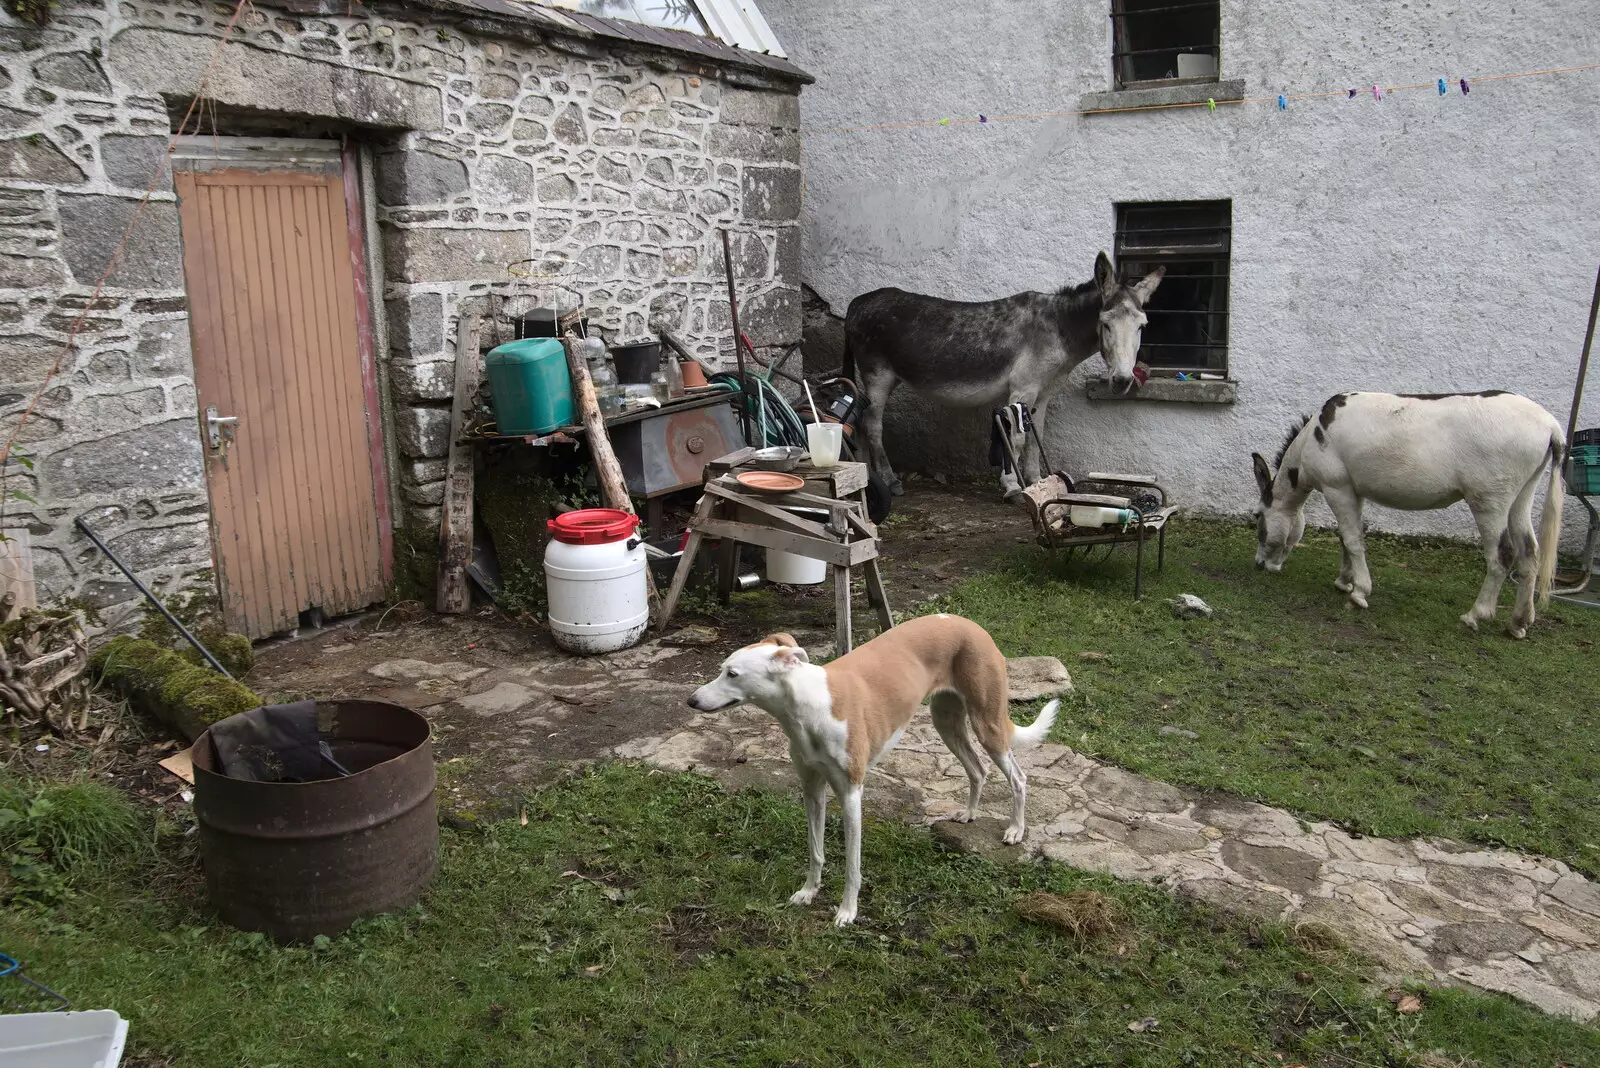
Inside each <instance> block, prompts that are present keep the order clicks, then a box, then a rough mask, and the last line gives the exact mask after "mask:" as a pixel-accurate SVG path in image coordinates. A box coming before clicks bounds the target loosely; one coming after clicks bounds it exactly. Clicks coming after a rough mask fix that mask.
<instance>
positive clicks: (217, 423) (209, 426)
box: [206, 408, 239, 449]
mask: <svg viewBox="0 0 1600 1068" xmlns="http://www.w3.org/2000/svg"><path fill="white" fill-rule="evenodd" d="M238 422H239V417H238V416H237V415H218V414H217V410H216V408H207V409H206V441H207V442H208V443H210V445H211V447H212V448H213V449H220V448H222V444H223V441H224V440H226V441H232V440H233V428H234V426H235V424H237V423H238ZM224 430H226V432H227V433H226V435H224V433H223V432H224Z"/></svg>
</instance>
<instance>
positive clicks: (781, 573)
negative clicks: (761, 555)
mask: <svg viewBox="0 0 1600 1068" xmlns="http://www.w3.org/2000/svg"><path fill="white" fill-rule="evenodd" d="M785 511H788V512H793V513H794V514H795V515H798V516H801V517H803V518H805V519H810V520H812V521H814V522H817V523H826V522H827V521H828V513H827V512H826V511H825V510H823V509H821V508H787V509H785ZM763 551H764V552H765V553H766V557H767V566H766V573H767V581H768V582H781V583H783V584H785V585H787V586H815V585H818V584H819V583H823V582H826V581H828V562H827V561H826V560H813V559H812V558H811V557H809V556H801V555H799V554H798V553H789V552H784V551H783V550H782V549H766V550H763Z"/></svg>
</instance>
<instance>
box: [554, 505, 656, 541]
mask: <svg viewBox="0 0 1600 1068" xmlns="http://www.w3.org/2000/svg"><path fill="white" fill-rule="evenodd" d="M638 525H639V517H638V516H636V515H634V514H632V513H631V512H624V511H623V510H622V509H620V508H580V509H579V510H578V511H576V512H563V513H562V514H561V515H558V516H556V517H555V518H554V519H552V520H550V522H549V528H550V536H551V537H553V538H555V539H556V540H557V541H564V542H566V543H567V544H568V545H604V544H605V543H606V542H610V541H621V540H622V539H623V538H626V537H629V536H630V535H632V534H633V532H634V529H635V528H637V527H638Z"/></svg>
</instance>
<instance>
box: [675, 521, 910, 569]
mask: <svg viewBox="0 0 1600 1068" xmlns="http://www.w3.org/2000/svg"><path fill="white" fill-rule="evenodd" d="M693 529H696V530H699V531H701V532H702V533H704V534H706V535H707V536H709V537H713V538H731V539H733V540H734V541H742V542H744V543H745V544H746V545H759V546H761V547H763V548H766V549H782V550H783V551H784V552H789V553H794V554H795V555H796V556H805V557H809V558H811V559H813V560H826V561H827V562H828V563H830V564H843V565H845V566H847V567H848V566H851V565H854V564H864V563H866V562H867V561H868V560H874V559H877V556H878V546H877V543H876V542H871V541H853V542H850V543H849V544H848V545H846V544H843V543H841V542H839V541H833V540H824V539H822V538H808V537H806V536H805V535H804V534H791V533H789V532H788V531H786V530H774V529H773V528H772V527H768V526H756V525H753V524H750V523H740V522H738V521H736V520H732V519H704V520H696V521H695V522H694V524H693Z"/></svg>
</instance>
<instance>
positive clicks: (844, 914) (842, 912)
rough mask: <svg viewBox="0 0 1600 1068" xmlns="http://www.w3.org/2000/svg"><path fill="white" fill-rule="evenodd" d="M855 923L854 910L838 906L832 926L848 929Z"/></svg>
mask: <svg viewBox="0 0 1600 1068" xmlns="http://www.w3.org/2000/svg"><path fill="white" fill-rule="evenodd" d="M855 922H856V910H855V909H852V908H846V907H845V906H843V905H840V906H839V911H838V912H835V913H834V914H833V925H834V926H835V927H849V926H850V925H851V924H852V923H855Z"/></svg>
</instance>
